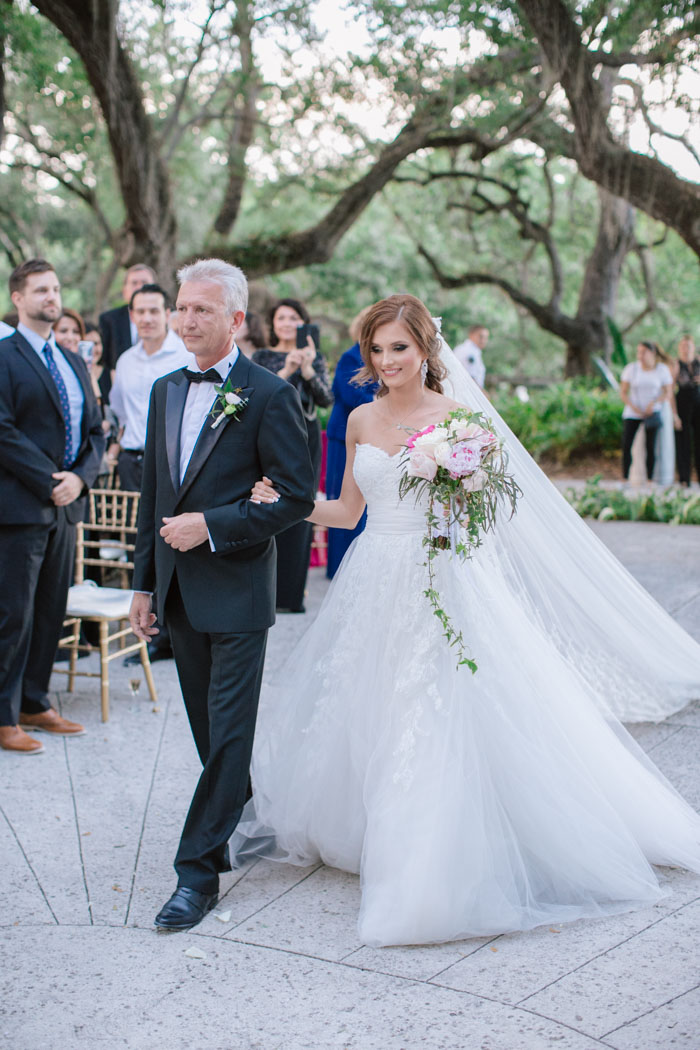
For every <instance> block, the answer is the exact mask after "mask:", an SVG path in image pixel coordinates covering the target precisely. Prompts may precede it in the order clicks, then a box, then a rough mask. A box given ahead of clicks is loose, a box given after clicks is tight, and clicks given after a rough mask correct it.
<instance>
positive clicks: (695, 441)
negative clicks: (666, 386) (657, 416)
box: [676, 390, 700, 485]
mask: <svg viewBox="0 0 700 1050" xmlns="http://www.w3.org/2000/svg"><path fill="white" fill-rule="evenodd" d="M687 395H689V396H687ZM676 405H677V407H678V415H679V416H680V420H681V430H680V431H677V432H676V462H677V464H678V479H679V481H681V482H683V483H685V484H686V485H689V484H690V482H691V480H692V475H693V460H694V461H695V474H696V476H697V479H698V481H700V392H697V393H696V391H695V390H691V391H688V392H686V391H685V390H679V391H678V394H677V395H676Z"/></svg>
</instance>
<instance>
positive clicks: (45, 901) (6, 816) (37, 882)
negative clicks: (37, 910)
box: [0, 806, 60, 926]
mask: <svg viewBox="0 0 700 1050" xmlns="http://www.w3.org/2000/svg"><path fill="white" fill-rule="evenodd" d="M0 813H2V816H3V818H4V820H5V823H6V824H7V826H8V828H9V829H10V834H11V835H12V837H13V838H14V840H15V842H16V843H17V848H18V849H19V851H20V853H21V854H22V856H23V857H24V863H25V864H26V865H27V867H28V868H29V870H30V871H31V873H32V875H33V876H34V880H35V882H36V884H37V886H38V887H39V893H40V894H41V896H42V897H43V898H44V903H45V904H46V907H47V908H48V909H49V911H50V912H51V915H52V916H53V921H54V923H55V924H56V926H59V925H60V923H59V921H58V919H57V918H56V913H55V912H54V910H53V908H52V907H51V904H50V902H49V898H48V897H47V896H46V893H45V892H44V887H43V886H42V885H41V882H40V881H39V876H38V875H37V873H36V872H35V871H34V868H33V867H32V864H31V861H30V860H29V857H28V856H27V854H26V852H25V850H24V846H23V845H22V843H21V842H20V839H19V835H18V834H17V832H16V831H15V829H14V825H13V824H12V821H11V820H10V818H9V817H8V815H7V813H6V812H5V810H4V809H3V808H2V806H0ZM12 925H13V926H14V923H13V924H12ZM22 925H24V923H23V924H22ZM41 925H42V926H43V925H44V923H42V924H41Z"/></svg>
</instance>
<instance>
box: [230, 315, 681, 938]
mask: <svg viewBox="0 0 700 1050" xmlns="http://www.w3.org/2000/svg"><path fill="white" fill-rule="evenodd" d="M360 344H361V350H362V356H363V360H364V362H365V365H366V367H365V370H364V376H363V378H364V379H366V380H368V381H369V380H377V381H378V382H379V384H380V387H379V394H378V396H377V399H376V401H374V402H373V403H371V404H366V405H362V406H361V407H360V408H358V409H356V410H355V411H354V412H353V413H352V415H351V416H350V421H349V425H348V431H347V468H346V472H345V477H344V481H343V487H342V492H341V495H340V498H339V499H337V500H332V501H328V502H318V503H317V504H316V508H315V510H314V513H313V515H312V517H311V521H313V522H315V523H316V524H319V525H325V526H328V527H332V528H352V527H353V526H354V525H355V524H356V523H357V521H358V520H359V518H360V515H361V514H362V511H363V509H364V507H365V504H366V505H367V509H368V521H367V527H366V529H365V531H364V533H362V534H361V535H360V536H359V537H358V538H357V539H356V540H355V541H354V543H353V545H352V546H351V547H350V549H349V551H348V553H347V554H346V556H345V558H344V560H343V562H342V564H341V566H340V570H339V572H338V573H337V575H336V577H335V579H334V580H333V582H332V584H331V586H330V588H329V590H328V594H327V597H326V599H325V601H324V604H323V606H322V609H321V611H320V613H319V615H318V617H317V619H316V620H315V622H314V623H313V624H312V625H311V627H310V628H309V630H308V631H307V633H306V635H305V636H304V638H303V639H302V642H301V643H300V645H299V646H298V647H297V649H296V651H295V653H294V654H293V656H292V658H291V659H290V660H289V661H288V663H287V665H286V667H285V668H284V671H283V673H282V674H281V675H280V682H279V685H278V686H277V687H273V688H271V689H269V690H268V691H267V693H266V695H265V696H264V698H263V703H262V706H261V710H260V716H259V720H258V728H257V733H256V744H255V749H254V757H253V766H252V780H253V788H254V795H253V799H252V800H251V802H250V803H249V804H248V807H247V810H246V811H245V812H244V817H243V821H242V823H241V824H240V825H239V828H238V829H237V832H236V834H235V836H234V839H233V841H232V844H231V846H232V854H237V855H238V857H239V858H240V857H242V856H245V855H246V853H248V854H250V853H255V852H256V851H258V852H265V853H266V855H270V842H271V841H274V846H273V847H272V855H273V856H274V857H275V858H276V859H280V860H285V861H288V862H291V863H294V864H302V865H307V864H311V863H314V862H316V861H318V860H319V859H320V860H322V861H323V862H324V863H325V864H328V865H331V866H333V867H337V868H341V869H343V870H345V871H350V872H359V873H360V878H361V888H362V904H361V909H360V916H359V934H360V937H361V938H362V941H363V942H364V943H366V944H371V945H391V944H417V943H430V942H435V941H446V940H456V939H459V938H464V937H471V936H481V935H484V934H493V933H501V932H505V931H511V930H522V929H528V928H531V927H533V926H537V925H540V924H543V923H547V924H551V923H555V922H566V921H568V920H572V919H577V918H580V917H583V916H600V915H606V914H611V913H615V912H621V911H626V910H629V909H631V908H634V907H639V906H642V905H644V904H648V903H650V902H654V901H656V900H658V899H659V898H660V897H661V896H663V895H664V891H663V890H662V889H661V887H660V885H659V881H658V878H657V875H656V873H655V872H654V870H653V868H652V866H651V865H675V866H682V867H685V868H689V869H692V870H694V871H700V818H699V817H698V816H697V815H696V814H695V812H694V811H693V810H692V809H691V808H690V807H689V806H688V805H687V804H686V803H685V802H684V801H683V799H682V798H681V797H680V796H679V795H678V794H677V793H676V791H675V790H674V789H673V787H672V786H671V785H670V784H669V783H668V782H667V781H666V780H665V779H664V777H663V776H662V774H661V773H660V772H659V771H658V770H657V769H656V768H655V767H654V765H653V764H652V763H651V762H650V761H649V759H648V758H647V757H646V755H645V754H644V753H643V752H642V751H641V749H640V748H639V747H638V746H637V745H636V744H635V742H634V740H633V739H632V738H631V737H630V736H629V735H628V733H627V732H626V731H625V730H624V729H623V727H622V725H621V724H620V722H619V721H618V718H619V717H623V718H626V719H628V720H647V719H660V718H663V717H665V715H667V714H669V713H670V712H671V711H673V710H677V709H678V708H680V707H681V706H682V705H683V704H684V703H685V702H687V701H688V700H689V699H691V698H693V697H697V696H698V695H700V688H699V686H700V647H698V646H697V645H696V643H695V642H693V641H692V639H690V638H689V637H688V636H687V635H686V634H684V632H683V631H682V630H681V629H680V628H679V627H678V626H677V625H676V624H675V623H674V621H673V620H671V618H670V617H668V616H667V615H666V613H665V612H663V610H661V609H660V608H659V606H658V605H656V603H655V602H654V601H653V599H652V598H650V597H649V595H647V594H646V592H645V591H644V590H643V589H642V588H641V587H639V586H638V585H637V584H636V583H635V582H634V580H633V579H632V578H631V577H630V576H629V575H628V574H627V573H626V571H625V570H624V569H623V568H622V566H620V565H619V563H618V562H617V561H616V560H615V559H614V558H613V557H612V555H610V554H609V553H608V552H607V550H606V549H605V548H604V547H603V545H602V544H601V543H600V542H599V541H598V540H597V539H596V537H595V536H594V535H593V533H592V532H591V531H590V530H589V529H588V527H587V526H586V525H585V523H583V522H581V520H580V519H579V518H578V516H577V515H576V514H575V512H574V511H573V510H572V509H571V508H570V507H569V506H568V504H566V502H565V501H564V500H563V499H562V498H561V497H560V496H559V495H558V493H557V492H556V490H555V489H554V488H553V487H552V486H551V485H550V484H549V482H548V481H547V479H546V478H545V477H544V475H543V474H542V473H541V472H540V471H539V469H538V468H537V466H536V465H535V464H534V462H533V461H532V460H531V459H530V457H529V456H528V455H527V453H526V452H525V450H524V449H523V448H522V446H521V445H519V443H518V442H517V440H516V439H515V437H514V436H513V435H512V434H511V433H510V431H509V430H508V428H507V427H506V425H505V423H504V422H503V420H501V419H500V418H499V417H498V416H497V414H496V413H495V412H494V410H493V408H492V406H491V405H490V403H489V402H488V400H487V399H485V397H484V396H483V395H482V394H481V393H480V392H479V391H478V389H477V387H476V385H475V384H474V383H473V381H472V380H471V379H470V378H469V377H468V375H467V373H466V372H465V371H464V369H462V367H461V366H460V365H459V363H458V362H457V361H456V359H455V357H454V355H453V354H452V353H451V351H450V350H449V349H448V348H447V346H446V344H445V343H444V341H442V339H441V337H440V336H439V333H438V331H437V328H436V325H435V323H434V322H433V320H432V319H431V317H430V314H429V313H428V311H427V309H426V308H425V306H424V305H423V304H422V303H421V302H420V301H419V300H418V299H416V298H414V297H413V296H410V295H393V296H391V297H389V298H388V299H385V300H383V301H381V302H379V303H377V304H375V306H373V307H372V308H371V309H370V311H369V313H368V315H367V317H366V319H365V321H364V324H363V328H362V334H361V339H360ZM448 393H449V395H450V396H448ZM460 404H467V405H468V406H469V407H470V408H472V409H481V410H483V411H484V412H485V414H486V415H487V416H489V417H490V418H491V419H492V420H493V422H494V427H495V429H496V430H497V431H498V433H499V435H500V436H501V437H502V438H504V439H505V447H506V449H507V451H508V454H509V457H510V464H509V469H510V470H512V471H513V472H514V474H515V476H516V479H517V481H518V483H519V484H520V487H521V489H522V491H523V497H522V498H521V500H520V502H519V505H518V511H517V514H516V515H515V517H514V518H513V519H511V520H510V521H509V520H507V518H506V516H505V514H503V515H501V518H500V520H499V522H498V524H497V527H496V530H495V531H494V532H492V533H489V535H488V536H487V537H486V539H485V541H484V543H483V545H482V546H481V547H479V549H478V550H477V551H476V552H475V554H474V556H473V557H472V558H471V559H470V560H468V561H466V562H464V563H463V562H460V561H458V560H453V559H452V558H451V556H450V555H449V553H447V552H445V553H441V554H439V555H438V556H437V557H436V558H435V559H434V561H433V565H434V568H435V572H436V586H437V588H438V589H439V591H440V594H441V598H442V600H443V602H444V604H445V608H446V610H447V612H448V613H449V615H450V616H451V618H452V620H453V622H454V623H455V625H456V627H457V629H458V630H460V629H461V630H462V632H463V634H464V638H465V640H466V641H467V642H468V645H469V648H470V655H471V656H473V657H474V659H475V660H476V662H477V663H478V667H479V669H478V671H477V673H476V674H475V675H473V676H472V675H471V674H470V673H469V671H467V670H466V669H465V668H457V666H456V663H457V661H456V658H455V653H454V650H453V649H451V648H450V647H449V646H448V645H447V643H446V642H445V639H444V637H443V634H442V628H441V625H440V623H439V621H438V620H437V618H436V617H435V616H434V615H433V613H432V610H431V607H430V605H429V603H428V600H427V598H426V597H425V596H424V594H423V592H424V590H425V588H426V586H427V578H426V573H427V570H426V568H425V564H424V562H425V552H424V548H423V544H422V539H423V535H424V533H425V527H426V526H425V506H423V505H422V504H421V503H418V504H416V503H415V502H414V500H413V498H412V496H411V497H409V498H406V499H405V500H400V499H399V494H398V485H399V479H400V476H401V473H400V470H401V453H402V450H403V447H404V445H405V443H406V441H407V439H408V436H409V434H411V433H413V432H415V431H416V430H419V429H421V428H423V427H425V426H427V425H429V424H431V423H437V422H440V421H442V420H444V419H445V418H446V417H447V415H448V414H449V412H450V411H452V410H453V409H455V408H456V407H458V405H460ZM273 486H274V479H264V480H263V481H261V482H259V483H258V484H257V485H256V486H255V488H254V490H253V494H252V498H253V499H254V500H256V501H258V502H269V501H272V500H274V499H276V498H277V497H276V494H275V491H274V487H273ZM271 836H273V837H274V839H271Z"/></svg>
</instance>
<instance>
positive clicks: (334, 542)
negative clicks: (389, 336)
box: [326, 307, 377, 580]
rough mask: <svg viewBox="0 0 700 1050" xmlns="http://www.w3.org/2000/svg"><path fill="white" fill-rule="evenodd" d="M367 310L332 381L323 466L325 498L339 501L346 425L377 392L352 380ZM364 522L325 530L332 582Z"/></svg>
mask: <svg viewBox="0 0 700 1050" xmlns="http://www.w3.org/2000/svg"><path fill="white" fill-rule="evenodd" d="M368 309H369V308H368V307H366V308H365V309H364V310H361V311H360V313H359V314H358V315H357V317H355V318H354V320H353V321H352V322H351V324H350V338H351V339H354V340H355V343H354V344H353V346H351V347H350V349H349V350H346V351H345V353H344V354H343V355H342V356H341V358H340V360H339V361H338V364H337V366H336V369H335V377H334V379H333V397H334V398H335V401H334V404H333V410H332V412H331V414H330V418H329V420H328V427H327V429H326V436H327V438H328V459H327V463H326V497H327V498H328V499H338V497H339V496H340V489H341V487H342V484H343V474H344V473H345V432H346V430H347V425H348V416H349V415H350V413H351V412H352V410H353V409H354V408H357V407H358V405H364V404H365V403H366V402H367V401H371V400H372V398H373V397H374V393H375V390H376V389H377V386H376V383H371V384H369V385H368V386H356V385H355V384H354V383H353V382H352V379H353V378H354V377H355V376H356V375H357V373H358V372H359V371H360V369H361V368H363V367H364V362H363V360H362V355H361V354H360V344H359V342H357V340H358V338H359V333H360V328H361V326H362V321H363V319H364V316H365V314H366V313H367V310H368ZM366 520H367V513H366V511H365V512H364V513H363V515H362V517H361V518H360V521H359V522H358V524H357V525H356V527H355V528H354V529H329V530H328V564H327V566H326V575H327V576H328V579H329V580H332V579H333V577H334V575H335V573H336V570H337V568H338V566H339V565H340V563H341V561H342V560H343V557H344V556H345V552H346V551H347V549H348V547H349V546H350V544H351V543H352V541H353V540H354V539H355V537H356V536H359V534H360V533H361V532H362V530H363V529H364V527H365V522H366Z"/></svg>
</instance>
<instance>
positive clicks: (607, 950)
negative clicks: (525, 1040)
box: [515, 897, 700, 1017]
mask: <svg viewBox="0 0 700 1050" xmlns="http://www.w3.org/2000/svg"><path fill="white" fill-rule="evenodd" d="M699 900H700V897H693V899H692V900H690V901H686V902H685V903H684V904H680V905H679V906H678V907H677V908H674V910H673V911H670V912H669V913H668V914H667V915H660V916H659V918H658V919H655V921H654V922H651V923H649V925H648V926H645V927H644V929H643V930H637V931H636V932H635V933H631V934H630V936H629V937H625V938H624V939H623V940H621V941H618V942H617V944H613V945H611V946H610V947H609V948H605V950H604V951H602V952H598V954H597V955H592V956H591V958H590V959H586V961H585V962H582V963H580V964H579V965H578V966H574V967H573V969H571V970H568V971H567V972H566V973H562V974H560V975H559V977H557V978H555V980H553V981H549V983H548V984H543V985H542V987H541V988H538V989H537V991H536V992H530V994H529V995H526V996H525V997H524V998H523V999H519V1000H518V1002H517V1003H515V1005H516V1006H518V1007H519V1006H522V1004H523V1003H526V1002H527V1001H528V999H532V998H533V997H534V996H535V995H539V994H540V993H541V992H544V991H546V990H547V988H551V987H552V986H553V985H555V984H558V983H559V981H563V980H564V978H565V977H570V976H571V974H572V973H577V972H578V971H579V970H582V969H583V968H584V966H588V965H589V964H590V963H592V962H595V961H596V959H602V958H603V956H605V955H609V954H610V952H614V951H615V950H616V949H617V948H621V947H622V945H623V944H629V942H630V941H633V940H634V939H635V937H639V936H640V934H642V933H646V932H647V931H648V930H653V928H654V927H655V926H658V925H659V923H660V922H665V921H666V919H670V918H672V916H674V915H677V914H678V913H679V912H681V911H683V909H684V908H687V907H689V905H691V904H696V903H697V902H698V901H699ZM523 1009H529V1007H523ZM533 1012H534V1011H533ZM542 1016H543V1017H546V1016H547V1015H546V1014H543V1015H542Z"/></svg>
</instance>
